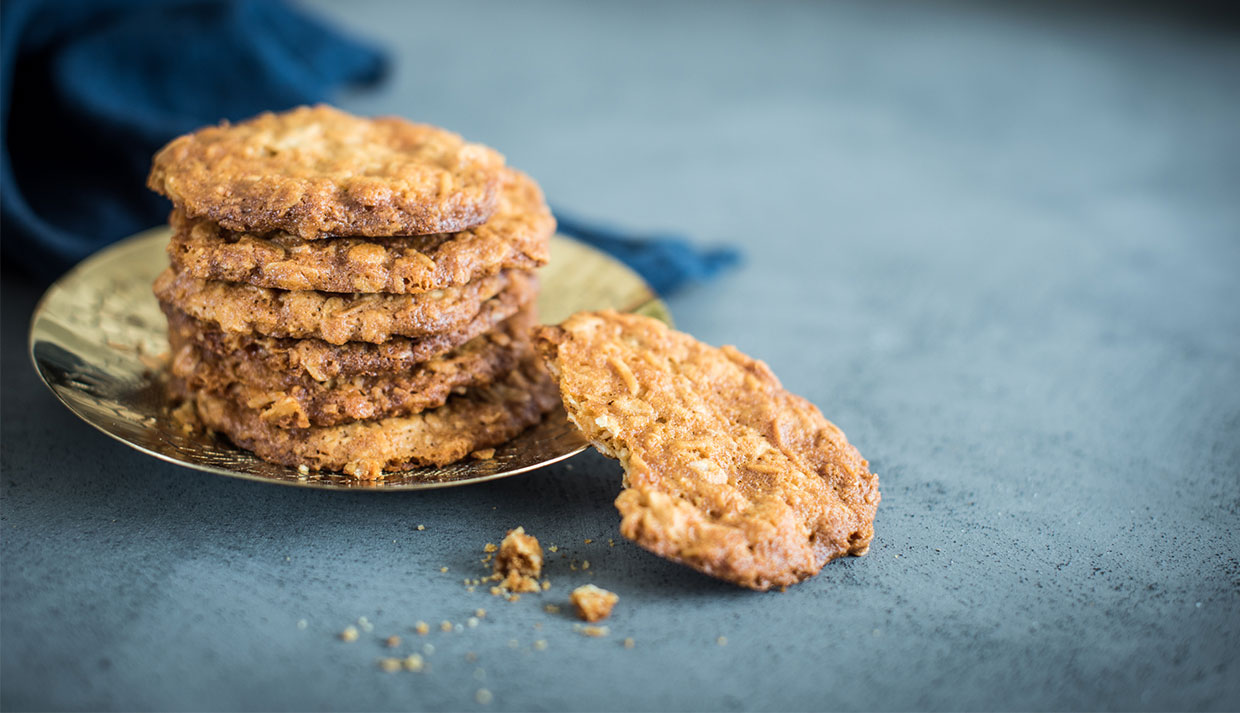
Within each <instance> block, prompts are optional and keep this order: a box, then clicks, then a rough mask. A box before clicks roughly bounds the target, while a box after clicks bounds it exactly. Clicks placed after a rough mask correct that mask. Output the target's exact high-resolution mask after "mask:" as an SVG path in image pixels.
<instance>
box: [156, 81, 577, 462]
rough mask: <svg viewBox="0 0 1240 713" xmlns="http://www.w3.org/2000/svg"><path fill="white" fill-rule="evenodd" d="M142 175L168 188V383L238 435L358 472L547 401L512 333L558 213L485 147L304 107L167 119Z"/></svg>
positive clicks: (525, 324)
mask: <svg viewBox="0 0 1240 713" xmlns="http://www.w3.org/2000/svg"><path fill="white" fill-rule="evenodd" d="M148 185H149V186H150V187H151V188H152V189H153V190H155V191H157V192H159V193H161V194H163V195H165V196H167V197H168V198H169V199H171V200H172V202H173V205H174V210H173V212H172V216H171V219H170V222H171V225H172V228H173V238H172V240H171V242H170V243H169V246H168V255H169V258H170V260H171V263H172V266H171V268H170V269H168V270H167V271H165V272H164V273H163V274H162V275H160V277H159V279H158V280H157V281H156V283H155V293H156V295H157V296H158V297H159V300H160V303H161V305H162V307H163V309H164V311H165V313H166V314H167V315H168V319H169V340H170V342H171V344H172V347H173V353H174V359H173V366H172V373H173V377H174V379H173V385H174V388H175V389H176V391H177V392H178V393H179V394H180V395H181V396H183V397H185V398H186V399H187V400H189V401H192V403H193V404H194V406H195V407H196V410H197V413H198V416H199V418H200V419H201V420H202V421H203V423H205V424H206V425H207V426H209V427H211V428H213V429H215V430H217V431H220V432H222V433H224V434H226V435H228V437H229V438H230V439H231V440H233V441H234V442H235V443H237V444H238V445H240V446H242V447H245V448H249V449H251V450H253V451H254V452H255V453H257V454H258V455H259V456H261V457H263V458H265V459H267V460H271V461H275V462H278V463H283V464H286V465H290V466H295V467H304V468H303V469H314V470H317V469H330V470H342V471H344V472H346V473H349V474H352V475H355V476H357V477H366V478H374V477H380V476H381V474H382V472H383V471H384V470H392V469H400V468H406V467H411V466H416V465H432V464H433V465H443V464H445V463H448V462H451V461H454V460H458V459H460V458H462V457H465V456H467V455H469V454H470V453H471V452H472V453H477V452H479V451H483V455H485V450H486V449H489V448H490V447H492V446H494V445H497V444H499V443H501V442H503V441H505V440H507V439H509V438H511V437H512V436H514V435H516V433H518V432H520V431H521V430H522V429H524V428H525V427H527V426H529V425H531V424H533V423H535V422H537V421H538V420H539V419H540V418H541V416H542V414H543V413H545V412H546V411H548V410H549V409H550V408H551V407H552V406H554V404H555V403H556V402H557V400H558V399H557V397H556V394H555V390H554V387H553V386H552V385H551V384H550V382H549V380H548V378H547V376H546V374H545V372H544V371H543V370H542V369H541V367H540V366H539V364H538V361H537V359H536V358H535V357H534V355H533V352H532V350H531V348H530V342H529V328H530V327H531V326H533V325H534V324H536V321H537V318H536V315H535V314H534V301H535V298H536V296H537V291H538V285H537V278H536V276H535V274H534V272H533V271H534V269H535V268H537V267H539V266H541V265H543V264H545V263H546V261H547V258H548V248H549V241H550V237H551V234H552V233H553V232H554V230H555V220H554V218H552V216H551V213H550V211H549V210H548V209H547V206H546V204H545V202H544V201H543V197H542V193H541V191H540V190H539V188H538V185H537V184H536V183H535V182H534V181H533V180H532V179H530V178H529V177H527V176H525V175H524V174H521V173H520V172H518V171H515V170H513V169H511V168H508V167H506V166H505V165H504V159H503V157H502V156H501V155H499V154H498V153H496V152H495V151H493V150H491V149H489V148H487V147H485V146H481V145H479V144H473V143H468V142H466V141H464V140H463V139H462V138H461V137H459V136H457V135H456V134H453V133H451V132H448V131H445V130H443V129H438V128H435V127H431V126H426V125H422V124H414V123H410V122H407V121H405V120H403V119H398V118H388V117H385V118H376V119H365V118H360V117H356V116H352V115H350V114H346V113H344V112H341V111H339V110H336V109H332V108H330V107H325V106H317V107H303V108H299V109H294V110H291V111H288V112H284V113H281V114H263V115H260V116H258V117H255V118H254V119H251V120H248V121H245V122H242V123H239V124H235V125H229V124H221V125H220V126H216V127H209V128H206V129H202V130H200V131H197V132H195V133H192V134H188V135H186V136H182V137H180V138H177V139H175V140H174V141H172V142H171V143H169V144H168V145H167V146H166V147H164V148H163V149H162V150H161V151H160V152H159V153H158V154H157V155H156V156H155V160H154V165H153V167H152V170H151V175H150V179H149V181H148Z"/></svg>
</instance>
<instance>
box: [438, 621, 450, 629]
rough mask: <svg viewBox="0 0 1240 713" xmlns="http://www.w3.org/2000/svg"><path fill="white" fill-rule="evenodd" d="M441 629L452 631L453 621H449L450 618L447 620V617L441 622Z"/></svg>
mask: <svg viewBox="0 0 1240 713" xmlns="http://www.w3.org/2000/svg"><path fill="white" fill-rule="evenodd" d="M439 630H440V631H452V622H450V621H448V620H446V619H445V620H444V621H442V622H440V624H439Z"/></svg>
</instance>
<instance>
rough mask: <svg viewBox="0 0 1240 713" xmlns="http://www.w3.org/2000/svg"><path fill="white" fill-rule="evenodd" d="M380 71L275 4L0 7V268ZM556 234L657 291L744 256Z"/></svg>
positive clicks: (62, 246)
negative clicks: (206, 149) (185, 147)
mask: <svg viewBox="0 0 1240 713" xmlns="http://www.w3.org/2000/svg"><path fill="white" fill-rule="evenodd" d="M385 71H386V60H385V56H384V54H383V53H382V52H381V51H380V50H379V49H377V48H375V47H372V46H370V45H368V44H366V43H365V42H362V41H359V40H357V39H354V38H350V37H347V36H345V35H343V34H341V33H340V32H339V31H338V30H336V29H335V28H332V27H329V26H327V25H326V24H324V23H323V22H322V21H320V20H318V19H316V18H314V17H311V16H309V15H307V14H306V13H305V12H304V11H302V10H301V9H299V8H295V7H293V6H291V5H289V4H287V3H285V2H278V1H275V0H234V1H222V0H193V1H191V0H92V1H89V2H88V1H86V0H62V1H61V2H39V1H38V0H5V2H4V3H3V4H2V5H0V144H2V145H3V157H2V165H0V169H2V171H0V181H2V190H0V243H2V246H3V259H4V263H5V264H6V265H7V266H9V267H13V266H18V267H20V268H22V269H24V270H26V271H27V272H29V273H32V274H34V275H37V276H39V277H41V278H44V279H47V278H51V277H54V276H56V275H58V274H60V273H61V272H63V271H64V270H65V269H67V268H68V267H70V266H71V265H73V264H74V263H76V262H77V261H79V260H81V259H82V258H85V257H86V256H87V255H90V254H91V253H93V252H94V251H96V250H98V249H99V248H101V247H103V246H104V245H106V244H108V243H110V242H112V241H115V240H118V239H120V238H123V237H125V236H127V235H131V234H133V233H136V232H138V231H141V230H143V229H145V228H149V227H151V226H153V225H157V224H159V223H161V222H163V221H164V220H165V219H166V218H167V214H168V210H169V205H168V203H167V201H166V200H164V199H163V198H161V197H159V196H156V195H155V194H153V193H151V192H150V191H148V190H147V189H146V187H145V182H146V173H147V171H148V170H149V167H150V160H151V156H152V155H153V154H154V153H155V151H156V150H158V149H159V147H160V146H162V145H163V144H164V143H166V142H167V141H168V140H170V139H171V138H173V137H175V136H177V135H179V134H182V133H185V132H188V131H192V130H193V129H196V128H198V127H200V126H204V125H207V124H214V123H216V122H218V121H219V120H220V119H229V120H233V121H237V120H240V119H244V118H247V117H249V116H253V115H254V114H257V113H259V112H261V111H265V110H280V109H286V108H289V107H292V106H296V105H299V104H309V103H313V102H317V101H323V100H325V99H327V98H329V97H330V95H331V94H332V93H333V91H335V90H337V89H339V88H342V87H345V86H367V85H371V84H374V83H376V82H378V81H379V80H380V79H382V77H383V76H384V74H385ZM557 215H559V214H558V213H557ZM561 230H562V232H565V233H568V234H570V235H573V236H574V237H577V238H579V239H581V240H583V241H585V242H587V243H591V244H593V245H596V246H598V247H599V248H601V249H603V250H606V251H608V252H610V253H612V254H614V255H616V256H617V257H619V258H620V259H622V260H624V261H625V262H627V263H628V264H629V265H631V266H632V267H633V268H634V269H636V270H637V271H638V272H640V273H641V274H642V275H643V276H644V277H645V278H646V279H647V280H648V281H649V282H650V283H651V284H652V285H653V286H654V287H655V288H656V289H657V290H658V291H659V292H660V293H661V294H664V295H666V294H668V293H670V292H671V291H673V290H675V289H676V288H678V287H680V286H682V285H684V284H686V283H687V282H690V281H694V280H704V279H707V278H709V277H711V276H713V275H714V274H716V273H717V272H718V271H719V270H721V269H723V268H724V267H726V266H727V265H731V264H733V263H735V262H736V261H737V257H738V255H737V253H736V252H735V251H734V250H730V249H726V248H724V249H713V250H699V249H697V248H694V247H693V246H691V245H690V244H689V243H687V242H685V241H684V240H681V239H676V238H668V237H666V236H650V237H642V236H632V235H627V234H624V233H622V232H620V231H617V230H611V229H604V228H599V227H596V226H592V225H589V224H587V223H583V222H581V221H578V220H573V219H565V218H563V217H562V216H561Z"/></svg>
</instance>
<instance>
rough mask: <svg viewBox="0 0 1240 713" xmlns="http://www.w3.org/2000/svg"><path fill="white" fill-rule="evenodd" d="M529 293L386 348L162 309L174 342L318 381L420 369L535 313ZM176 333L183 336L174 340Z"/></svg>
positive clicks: (503, 298) (510, 295) (506, 295)
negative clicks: (255, 330)
mask: <svg viewBox="0 0 1240 713" xmlns="http://www.w3.org/2000/svg"><path fill="white" fill-rule="evenodd" d="M526 287H527V289H526V290H525V291H524V292H519V291H517V290H512V289H510V290H505V291H504V292H501V293H500V294H499V295H498V296H497V297H496V298H494V299H491V300H487V302H486V303H485V304H484V305H483V306H482V311H481V312H479V313H478V315H477V316H476V317H474V319H473V320H471V321H470V322H469V323H468V324H466V325H465V326H464V327H462V328H460V329H457V330H454V331H451V332H440V333H438V334H431V335H428V336H425V337H414V338H409V337H392V338H391V339H389V340H387V341H386V342H384V343H382V344H370V343H367V342H348V343H346V344H339V345H337V344H328V343H327V342H325V341H323V340H321V339H282V338H279V337H263V336H259V335H253V334H233V333H229V332H223V331H221V330H220V329H218V328H217V327H214V326H212V325H208V324H204V323H202V322H199V321H198V320H196V319H194V318H193V317H190V316H189V315H187V314H185V313H184V312H182V311H180V310H178V309H177V308H175V307H173V306H172V305H170V304H168V303H167V302H161V303H160V308H161V309H163V311H164V315H165V316H167V318H168V333H169V335H170V338H173V339H175V338H180V339H181V340H182V341H184V340H193V341H194V342H195V343H196V346H197V348H198V349H200V350H201V351H203V353H205V354H208V355H210V356H212V357H213V358H216V359H222V358H227V357H229V355H234V354H241V353H243V354H245V355H246V357H247V358H249V359H251V360H255V361H261V362H262V365H263V368H265V369H267V370H269V371H273V372H288V373H290V374H291V375H292V376H293V378H300V377H301V375H303V374H304V375H306V376H309V377H310V378H311V379H314V380H315V381H327V380H329V379H335V378H337V377H340V378H349V377H353V376H358V375H367V374H385V373H390V372H394V371H401V370H410V369H414V368H416V367H417V365H418V364H421V363H422V362H425V361H427V360H429V359H433V358H435V357H437V356H440V355H442V354H445V353H447V352H449V351H451V350H453V349H455V348H457V347H459V346H460V345H462V344H464V343H466V342H468V341H469V340H471V339H474V338H475V337H477V336H478V335H480V334H483V333H485V332H487V331H488V330H490V329H492V328H494V327H495V325H497V324H499V323H501V322H503V321H504V320H506V319H509V318H511V317H512V316H513V315H515V314H517V312H518V311H519V310H522V309H528V310H531V311H532V310H533V304H534V297H535V296H536V292H535V290H533V289H532V286H531V285H527V286H526ZM174 333H176V334H178V335H179V337H178V336H172V335H174Z"/></svg>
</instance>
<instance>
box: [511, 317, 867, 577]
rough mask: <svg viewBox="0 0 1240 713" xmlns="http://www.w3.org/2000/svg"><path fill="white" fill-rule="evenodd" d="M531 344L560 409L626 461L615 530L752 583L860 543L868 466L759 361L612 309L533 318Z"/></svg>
mask: <svg viewBox="0 0 1240 713" xmlns="http://www.w3.org/2000/svg"><path fill="white" fill-rule="evenodd" d="M536 344H537V347H538V349H539V350H540V351H541V352H542V354H543V356H544V358H545V360H546V362H547V364H548V365H549V367H550V369H551V372H552V374H553V375H554V376H555V378H556V380H557V382H558V383H559V387H560V393H561V396H562V397H563V399H564V406H565V409H566V410H567V412H568V416H569V418H570V419H571V420H572V422H573V423H574V424H576V425H577V427H578V428H580V429H581V430H582V432H583V433H584V434H585V435H586V437H587V438H588V439H589V440H590V441H591V442H592V443H593V444H594V445H595V446H596V447H597V448H598V449H599V450H600V451H602V452H603V453H605V454H607V455H610V456H612V457H614V458H618V459H619V460H620V462H621V464H622V465H623V466H624V470H625V474H624V490H623V491H622V492H621V493H620V495H619V497H617V498H616V507H617V508H618V509H619V510H620V514H621V517H622V519H621V523H620V532H621V533H622V534H623V535H624V536H625V537H628V538H629V539H631V540H634V541H635V542H637V544H639V545H641V546H642V547H644V548H645V549H647V550H649V551H651V552H653V553H655V554H657V555H659V556H661V557H665V558H667V559H671V560H674V561H676V562H680V563H682V564H686V565H688V566H690V567H693V568H694V569H697V570H698V571H700V572H704V573H706V574H709V575H711V576H714V577H718V578H720V579H724V580H727V581H730V582H733V583H736V584H739V585H741V586H745V587H751V588H753V589H759V590H765V589H769V588H770V587H773V586H782V585H788V584H793V583H795V582H798V581H800V580H802V579H805V578H807V577H810V576H813V575H814V574H817V573H818V571H819V570H820V569H821V568H822V566H823V565H824V564H826V563H827V562H828V561H830V560H832V559H834V558H836V557H840V556H842V555H846V554H853V555H860V554H864V553H865V552H866V550H867V549H868V548H869V545H870V539H871V537H873V534H874V528H873V522H874V513H875V509H876V508H877V506H878V502H879V491H878V477H877V476H875V475H874V474H873V473H871V472H870V470H869V467H868V463H867V462H866V461H865V460H864V459H863V458H862V457H861V455H860V454H859V453H858V452H857V450H856V449H855V448H853V446H851V445H850V444H849V443H848V441H847V440H846V439H845V437H844V434H843V432H841V431H840V430H839V429H838V428H836V427H835V425H833V424H832V423H831V422H830V421H828V420H826V419H825V418H823V416H822V414H821V413H820V412H819V410H818V409H817V407H815V406H814V405H813V404H811V403H810V402H808V401H806V400H805V399H803V398H801V397H799V396H795V395H793V394H790V393H788V392H787V391H785V390H784V389H783V387H782V386H781V385H780V383H779V380H778V379H776V378H775V375H774V374H772V373H771V371H770V369H769V368H767V366H766V365H765V364H763V363H762V362H760V361H756V360H754V359H751V358H749V357H747V356H745V355H744V354H742V353H740V352H739V351H737V350H736V349H735V348H734V347H723V348H722V349H716V348H714V347H711V346H708V345H706V344H703V343H701V342H699V341H697V340H696V339H694V338H693V337H691V336H689V335H687V334H683V333H681V332H676V331H674V330H671V329H669V328H668V327H667V326H666V325H664V324H663V323H661V322H658V321H656V320H653V319H650V318H648V317H641V316H637V315H630V314H617V313H615V312H597V313H578V314H576V315H574V316H572V317H570V318H569V319H568V320H567V321H565V322H564V323H563V324H562V325H560V326H559V327H543V328H541V329H540V330H538V332H537V336H536Z"/></svg>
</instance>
